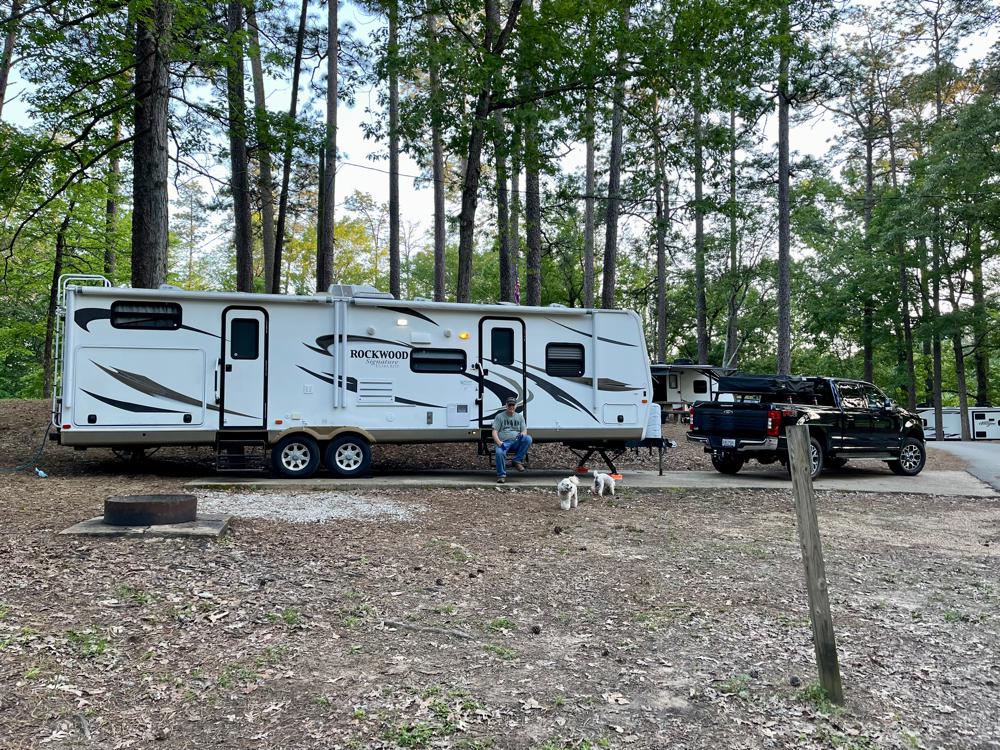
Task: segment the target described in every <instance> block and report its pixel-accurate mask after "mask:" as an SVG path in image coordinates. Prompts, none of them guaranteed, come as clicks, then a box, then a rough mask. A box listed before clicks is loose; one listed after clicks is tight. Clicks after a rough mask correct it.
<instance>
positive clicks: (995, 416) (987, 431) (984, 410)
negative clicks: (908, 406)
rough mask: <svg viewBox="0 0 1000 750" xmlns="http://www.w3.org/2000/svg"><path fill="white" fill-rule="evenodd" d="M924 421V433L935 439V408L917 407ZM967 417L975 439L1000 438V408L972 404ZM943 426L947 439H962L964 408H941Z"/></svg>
mask: <svg viewBox="0 0 1000 750" xmlns="http://www.w3.org/2000/svg"><path fill="white" fill-rule="evenodd" d="M917 414H918V415H919V416H920V418H921V419H922V420H923V422H924V434H925V435H926V436H927V439H928V440H934V439H935V435H934V426H935V424H936V423H937V421H936V420H935V418H934V410H933V409H924V408H921V409H917ZM965 418H966V419H967V420H968V423H969V434H970V435H971V436H972V439H973V440H1000V408H997V407H992V406H970V407H969V408H968V410H967V411H966V414H965ZM941 428H942V431H943V432H944V439H945V440H961V439H962V410H961V409H959V408H958V407H957V406H946V407H944V408H943V409H942V410H941Z"/></svg>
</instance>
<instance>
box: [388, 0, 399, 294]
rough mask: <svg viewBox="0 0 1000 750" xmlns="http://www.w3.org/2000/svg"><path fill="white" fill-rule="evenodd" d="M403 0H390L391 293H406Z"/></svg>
mask: <svg viewBox="0 0 1000 750" xmlns="http://www.w3.org/2000/svg"><path fill="white" fill-rule="evenodd" d="M398 47H399V0H389V50H388V52H389V54H388V57H389V292H390V293H391V294H392V296H393V297H395V298H396V299H400V297H401V296H402V289H401V287H400V274H399V71H398V69H397V68H398V62H397V55H398Z"/></svg>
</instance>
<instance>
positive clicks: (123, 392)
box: [71, 346, 206, 427]
mask: <svg viewBox="0 0 1000 750" xmlns="http://www.w3.org/2000/svg"><path fill="white" fill-rule="evenodd" d="M205 364H206V363H205V353H204V352H202V351H201V350H200V349H166V348H164V349H147V348H139V347H103V346H100V347H99V346H86V347H82V348H80V349H77V351H76V355H75V360H74V363H73V372H74V379H73V386H72V388H73V400H72V403H71V408H72V413H73V417H72V419H73V424H74V425H76V426H78V427H125V426H130V425H134V426H136V427H156V426H161V425H164V426H165V425H181V426H184V425H191V426H192V427H194V426H198V425H201V424H202V423H203V422H204V421H205V372H206V366H205Z"/></svg>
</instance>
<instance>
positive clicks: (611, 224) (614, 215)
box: [601, 4, 630, 309]
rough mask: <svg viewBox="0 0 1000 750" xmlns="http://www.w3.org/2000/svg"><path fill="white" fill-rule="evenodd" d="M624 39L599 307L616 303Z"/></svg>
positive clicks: (624, 18)
mask: <svg viewBox="0 0 1000 750" xmlns="http://www.w3.org/2000/svg"><path fill="white" fill-rule="evenodd" d="M629 9H630V8H629V5H628V4H626V5H625V7H624V8H622V12H621V13H622V14H621V20H620V30H621V33H622V34H624V33H625V31H626V30H627V29H628V21H629ZM624 45H625V42H624V40H622V41H621V42H620V44H619V47H618V56H617V58H616V62H615V88H614V101H613V103H612V106H611V150H610V153H609V156H608V159H609V161H608V206H607V214H606V218H605V226H604V273H603V277H604V278H603V279H602V280H601V307H603V308H605V309H610V308H613V307H614V306H615V277H616V274H617V271H618V214H619V212H620V211H621V206H620V205H619V202H620V199H621V196H620V192H621V174H622V122H623V114H624V113H623V110H624V107H625V48H624Z"/></svg>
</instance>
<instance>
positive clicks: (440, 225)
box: [425, 15, 446, 302]
mask: <svg viewBox="0 0 1000 750" xmlns="http://www.w3.org/2000/svg"><path fill="white" fill-rule="evenodd" d="M425 24H426V30H427V37H428V39H434V38H435V37H436V36H437V21H436V20H435V18H434V17H433V16H431V15H428V16H427V17H426V20H425ZM428 77H429V81H430V88H431V91H430V93H431V174H432V176H433V180H434V301H435V302H444V300H445V296H446V290H445V255H444V246H445V239H446V237H445V214H444V211H445V207H444V137H443V135H442V132H441V111H440V106H439V104H440V100H441V83H440V81H439V80H438V77H439V72H438V65H437V62H436V59H434V58H433V57H432V59H431V64H430V68H429V70H428Z"/></svg>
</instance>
